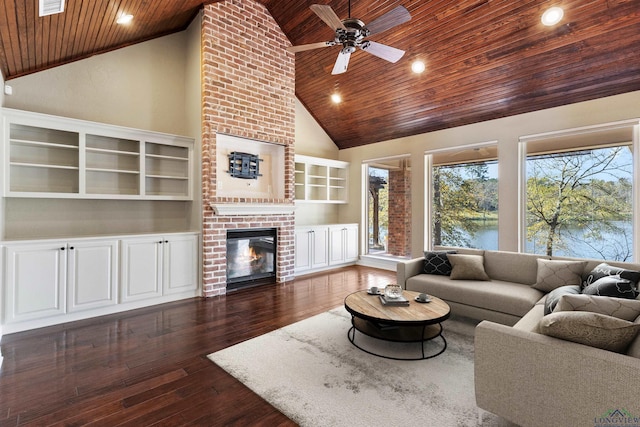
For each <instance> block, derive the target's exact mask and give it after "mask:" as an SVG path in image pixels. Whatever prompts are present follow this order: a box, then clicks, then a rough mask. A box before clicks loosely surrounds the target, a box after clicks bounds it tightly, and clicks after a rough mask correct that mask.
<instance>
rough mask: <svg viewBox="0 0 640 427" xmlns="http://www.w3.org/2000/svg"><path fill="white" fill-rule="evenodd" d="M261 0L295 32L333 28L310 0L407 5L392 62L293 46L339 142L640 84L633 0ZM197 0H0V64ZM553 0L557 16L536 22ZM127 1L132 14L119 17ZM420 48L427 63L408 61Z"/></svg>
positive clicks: (14, 70)
mask: <svg viewBox="0 0 640 427" xmlns="http://www.w3.org/2000/svg"><path fill="white" fill-rule="evenodd" d="M229 1H231V0H229ZM234 1H250V0H234ZM258 1H260V2H261V3H263V4H264V5H265V6H266V7H267V9H268V10H269V12H270V13H271V14H272V16H273V17H274V19H275V20H276V22H277V23H278V24H279V25H280V27H281V28H282V29H283V31H284V33H285V34H286V35H287V37H288V38H289V40H290V41H291V42H292V44H293V45H299V44H306V43H314V42H320V41H328V40H332V39H333V32H332V30H331V29H330V28H329V27H328V26H327V25H326V24H324V23H323V22H322V21H321V20H320V19H319V18H318V16H317V15H315V14H314V13H313V12H312V11H311V10H310V9H309V6H310V5H311V4H314V3H321V4H327V5H330V6H331V7H332V8H333V9H334V10H335V12H336V13H337V15H338V16H339V17H340V18H341V19H344V18H346V17H348V14H349V8H350V9H351V16H352V17H357V18H359V19H361V20H363V21H364V22H365V23H370V22H372V21H373V20H374V19H376V18H377V17H379V16H381V15H383V14H384V13H386V12H388V11H390V10H392V9H393V8H395V7H396V6H398V5H403V6H405V7H406V8H407V10H408V11H409V12H410V13H411V16H412V19H411V21H409V22H408V23H407V24H404V25H401V26H398V27H395V28H393V29H391V30H388V31H385V32H383V33H380V34H376V35H374V36H372V37H370V39H371V40H373V41H376V42H380V43H384V44H387V45H390V46H393V47H396V48H399V49H402V50H405V51H406V54H405V55H404V57H403V58H402V59H401V60H400V61H399V62H397V63H396V64H390V63H388V62H386V61H384V60H382V59H380V58H377V57H375V56H373V55H370V54H368V53H366V52H363V51H357V52H355V53H354V54H353V55H352V56H351V61H350V63H349V69H348V71H347V72H346V73H344V74H341V75H337V76H332V75H331V69H332V67H333V64H334V62H335V60H336V57H337V55H338V52H339V47H337V46H334V47H328V48H323V49H316V50H311V51H306V52H300V53H297V54H296V94H297V96H298V98H299V99H300V100H301V101H302V103H303V104H304V105H305V106H306V107H307V108H308V109H309V111H310V112H311V114H312V115H313V116H314V117H315V118H316V120H317V121H318V122H319V123H320V125H321V126H322V127H323V128H324V129H325V130H326V131H327V133H328V134H329V136H330V137H331V138H332V139H333V140H334V142H335V143H336V145H337V146H338V147H339V148H341V149H343V148H348V147H355V146H361V145H366V144H370V143H374V142H378V141H384V140H390V139H394V138H399V137H404V136H410V135H416V134H420V133H424V132H430V131H434V130H439V129H445V128H449V127H454V126H461V125H465V124H470V123H476V122H479V121H484V120H490V119H495V118H499V117H505V116H509V115H514V114H520V113H525V112H529V111H534V110H540V109H544V108H550V107H555V106H559V105H565V104H569V103H574V102H580V101H585V100H590V99H595V98H600V97H603V96H608V95H614V94H619V93H624V92H629V91H634V90H640V0H551V1H547V0H519V1H513V0H456V1H452V0H428V1H427V0H352V2H351V5H350V7H349V2H348V0H287V1H283V0H258ZM202 3H203V2H202V1H198V0H153V1H151V0H66V8H65V12H64V13H62V14H59V15H52V16H49V17H44V18H39V17H38V10H37V1H36V0H4V1H3V3H2V5H1V6H0V70H1V71H2V73H3V76H4V77H5V79H7V80H10V79H12V78H15V77H19V76H22V75H25V74H29V73H33V72H37V71H39V70H43V69H46V68H50V67H54V66H57V65H60V64H64V63H68V62H70V61H75V60H78V59H81V58H86V57H88V56H91V55H95V54H99V53H102V52H106V51H109V50H113V49H117V48H120V47H124V46H127V45H131V44H133V43H137V42H140V41H144V40H148V39H151V38H154V37H158V36H162V35H166V34H170V33H173V32H176V31H181V30H183V29H185V28H186V27H187V26H188V25H189V23H190V22H191V20H192V19H193V18H194V17H195V16H196V14H197V11H198V10H199V8H200V7H201V5H202ZM205 3H213V1H209V2H205ZM554 5H559V6H562V7H563V8H564V10H565V16H564V19H563V20H562V21H561V22H560V23H559V24H557V25H555V26H553V27H545V26H543V25H542V24H541V23H540V16H541V14H542V12H543V11H544V10H545V9H546V8H548V7H550V6H554ZM122 12H128V13H132V14H133V15H134V16H135V18H134V21H133V23H132V24H131V25H129V26H118V25H116V24H115V19H116V17H117V16H118V15H119V14H120V13H122ZM415 59H421V60H423V61H425V63H426V66H427V69H426V71H425V72H424V73H422V74H414V73H412V72H411V71H410V65H411V62H412V61H413V60H415ZM333 92H339V93H340V95H341V96H342V98H343V102H342V103H340V104H337V105H336V104H333V103H332V102H331V101H330V98H329V96H330V94H332V93H333Z"/></svg>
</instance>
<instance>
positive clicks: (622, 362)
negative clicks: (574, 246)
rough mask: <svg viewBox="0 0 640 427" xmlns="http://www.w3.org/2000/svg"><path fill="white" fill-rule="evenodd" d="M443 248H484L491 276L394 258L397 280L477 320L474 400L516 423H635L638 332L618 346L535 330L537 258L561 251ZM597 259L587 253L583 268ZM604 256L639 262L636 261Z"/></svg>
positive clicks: (540, 302) (539, 305) (638, 413)
mask: <svg viewBox="0 0 640 427" xmlns="http://www.w3.org/2000/svg"><path fill="white" fill-rule="evenodd" d="M443 249H455V250H456V251H457V252H458V253H459V254H471V255H482V257H483V262H484V268H485V271H486V274H487V275H488V276H489V278H490V280H486V281H480V280H452V279H451V278H450V277H449V276H441V275H433V274H424V273H423V264H424V258H416V259H413V260H409V261H404V262H400V263H398V266H397V280H398V283H399V284H401V285H402V286H403V288H404V289H407V290H412V291H416V292H425V293H427V294H430V295H435V296H437V297H439V298H442V299H443V300H445V301H447V302H448V303H449V305H450V306H451V311H452V313H453V314H454V315H461V316H467V317H471V318H475V319H478V320H481V322H480V324H479V325H478V326H477V328H476V335H475V388H476V401H477V405H478V407H479V408H482V409H483V410H486V411H489V412H492V413H494V414H497V415H499V416H501V417H503V418H505V419H507V420H509V421H511V422H513V423H516V424H518V425H521V426H552V425H558V426H560V425H562V426H598V425H602V426H604V425H608V426H613V425H640V398H639V397H638V390H640V334H638V336H637V337H636V338H635V340H634V341H633V342H632V343H631V345H630V346H629V347H628V349H627V350H626V351H625V352H624V353H617V352H613V351H608V350H603V349H599V348H595V347H592V346H589V345H584V344H578V343H576V342H571V341H568V340H565V339H559V338H555V337H553V336H548V335H545V334H542V333H540V330H539V324H540V322H541V319H543V317H545V316H544V303H545V300H546V297H547V293H545V292H543V291H540V290H537V289H535V288H532V286H531V285H532V284H534V283H536V279H537V269H538V261H537V259H538V258H542V259H563V260H566V258H553V257H551V258H550V257H546V256H538V255H531V254H520V253H513V252H503V251H482V250H473V249H462V248H443ZM601 262H602V261H597V260H590V261H588V262H587V263H586V265H585V267H584V273H588V272H590V271H591V270H592V269H593V268H594V267H595V266H597V265H598V264H599V263H601ZM609 264H610V265H615V266H618V267H622V268H626V269H629V270H640V264H633V263H614V262H610V263H609ZM600 298H602V297H600ZM635 323H640V316H638V318H637V319H635ZM621 417H627V419H622V418H621ZM629 418H631V419H629ZM634 418H635V424H633V422H634V421H633V419H634ZM616 423H618V424H616ZM624 423H627V424H624ZM629 423H631V424H629Z"/></svg>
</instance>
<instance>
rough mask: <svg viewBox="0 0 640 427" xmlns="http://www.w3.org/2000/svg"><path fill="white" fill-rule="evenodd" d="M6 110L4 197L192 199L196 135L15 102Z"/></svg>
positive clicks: (4, 115) (4, 121) (4, 112)
mask: <svg viewBox="0 0 640 427" xmlns="http://www.w3.org/2000/svg"><path fill="white" fill-rule="evenodd" d="M2 113H3V114H2V124H3V128H4V135H5V136H7V137H8V141H9V143H8V144H7V147H6V148H5V150H6V151H5V153H6V156H5V159H6V160H5V162H6V163H5V168H8V173H7V174H6V176H7V178H8V179H7V180H6V181H5V185H4V188H3V191H4V192H3V195H4V196H5V197H48V198H55V197H61V198H72V197H76V198H92V199H95V198H97V199H100V198H105V199H117V198H118V197H121V198H123V199H150V200H162V199H166V200H176V199H180V200H191V199H192V185H191V179H192V176H193V143H194V141H193V139H192V138H185V137H180V136H176V135H169V134H164V133H158V132H151V131H145V130H138V129H130V128H123V127H119V126H112V125H106V124H102V123H95V122H88V121H84V120H76V119H69V118H64V117H56V116H50V115H46V114H39V113H31V112H25V111H19V110H13V109H8V108H5V109H3V110H2ZM43 124H46V126H43ZM56 195H57V196H56ZM149 195H152V197H147V196H149Z"/></svg>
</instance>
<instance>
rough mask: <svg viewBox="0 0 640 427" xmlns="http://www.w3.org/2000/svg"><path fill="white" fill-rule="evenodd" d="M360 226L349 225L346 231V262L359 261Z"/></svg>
mask: <svg viewBox="0 0 640 427" xmlns="http://www.w3.org/2000/svg"><path fill="white" fill-rule="evenodd" d="M358 238H359V236H358V226H357V225H347V226H345V229H344V260H345V262H352V261H357V260H358V256H359V255H360V252H359V250H358V246H359V245H358Z"/></svg>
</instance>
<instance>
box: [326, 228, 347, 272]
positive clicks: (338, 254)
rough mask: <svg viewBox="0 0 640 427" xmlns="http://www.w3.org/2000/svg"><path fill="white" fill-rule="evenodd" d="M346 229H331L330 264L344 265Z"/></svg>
mask: <svg viewBox="0 0 640 427" xmlns="http://www.w3.org/2000/svg"><path fill="white" fill-rule="evenodd" d="M344 238H345V233H344V227H342V226H340V227H331V228H330V229H329V264H330V265H334V264H342V263H344V255H345V253H344V249H345V248H344V245H345V241H344Z"/></svg>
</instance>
